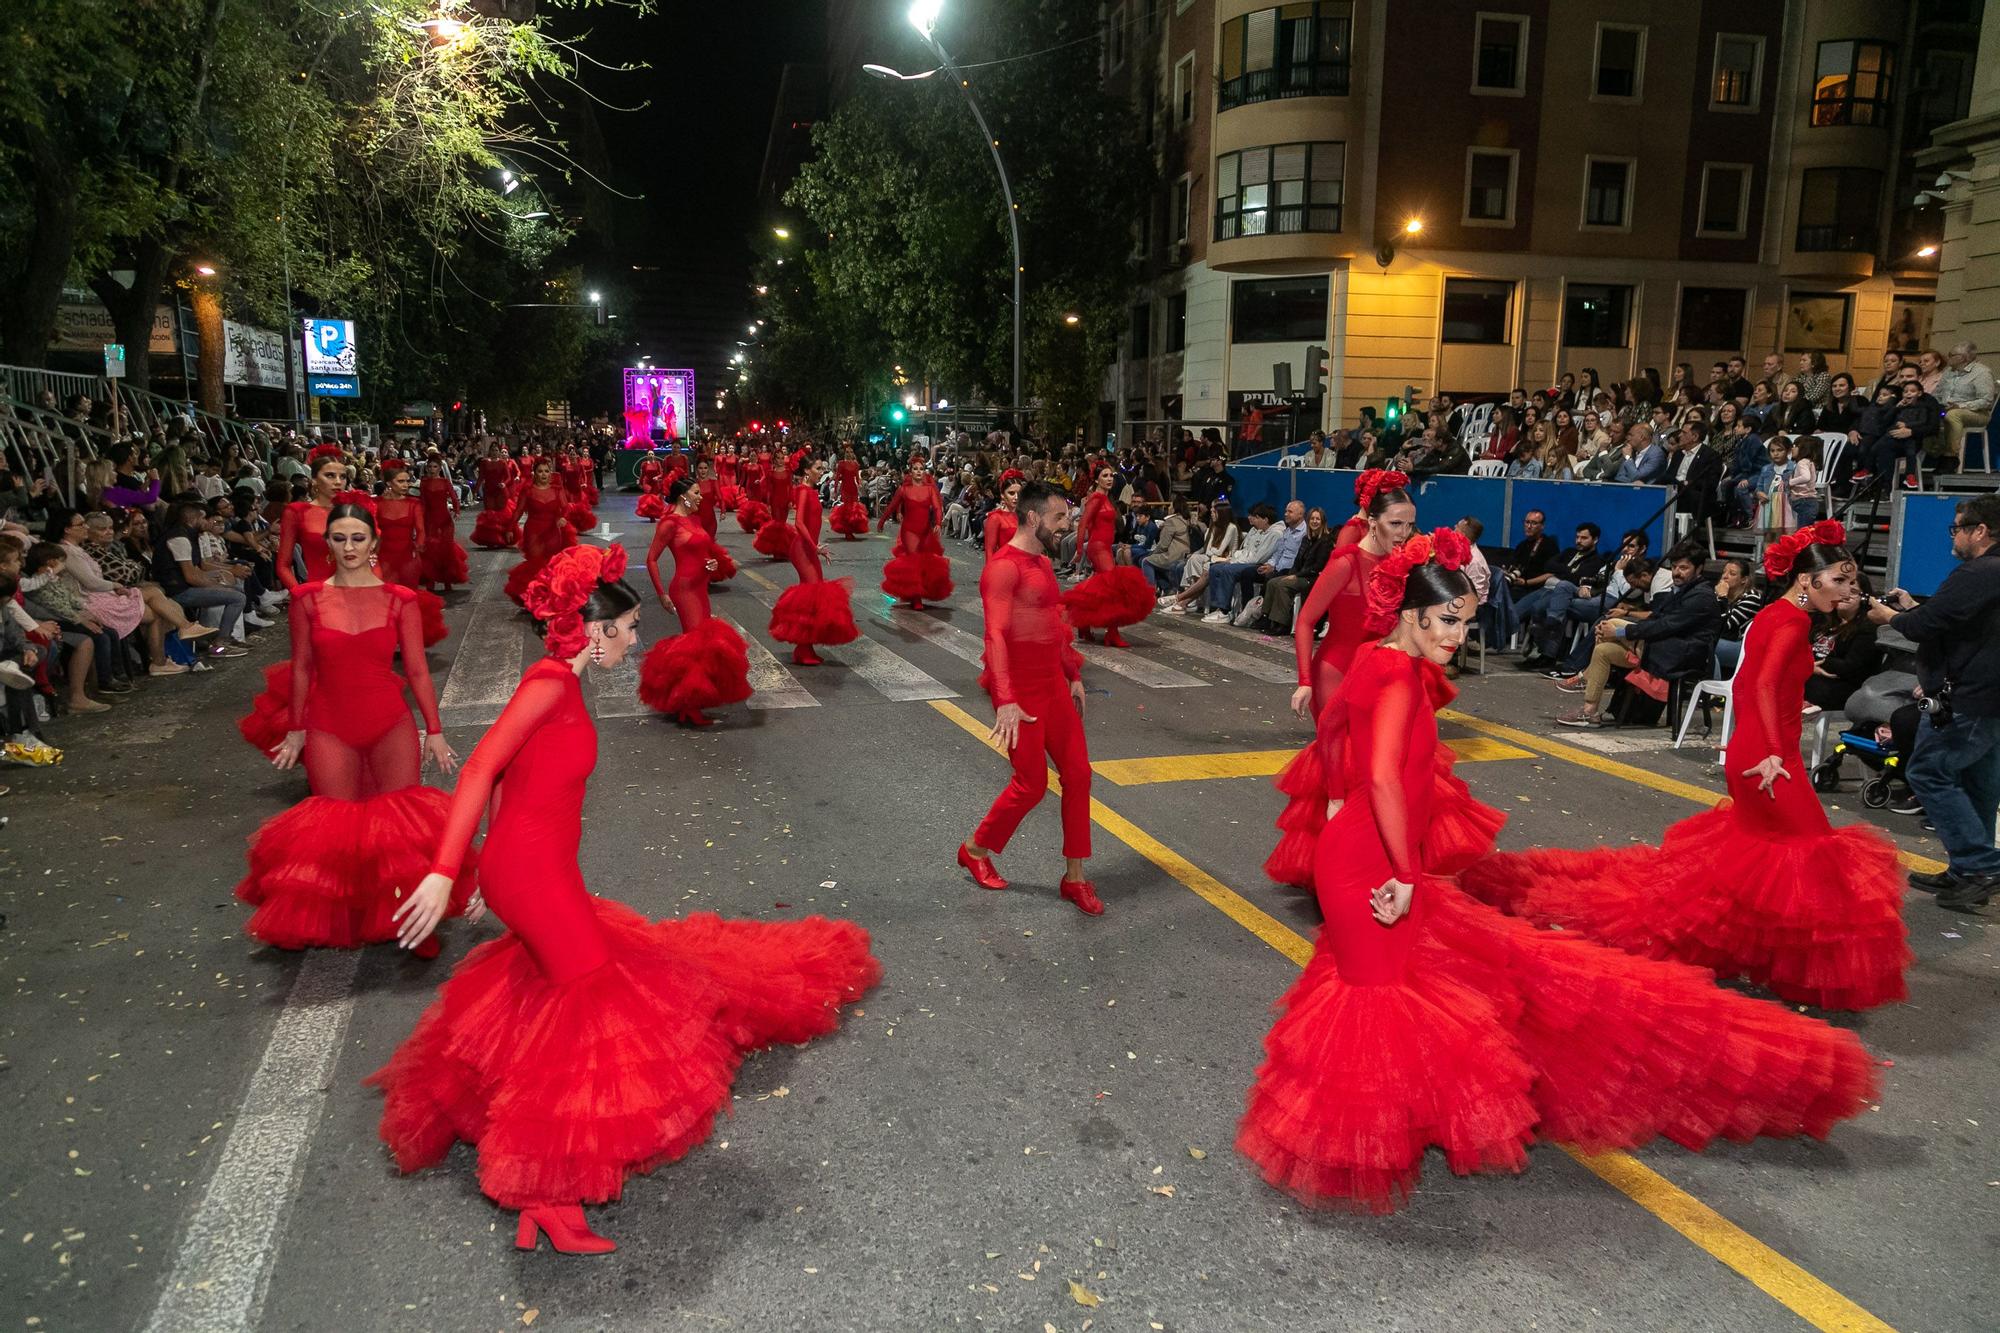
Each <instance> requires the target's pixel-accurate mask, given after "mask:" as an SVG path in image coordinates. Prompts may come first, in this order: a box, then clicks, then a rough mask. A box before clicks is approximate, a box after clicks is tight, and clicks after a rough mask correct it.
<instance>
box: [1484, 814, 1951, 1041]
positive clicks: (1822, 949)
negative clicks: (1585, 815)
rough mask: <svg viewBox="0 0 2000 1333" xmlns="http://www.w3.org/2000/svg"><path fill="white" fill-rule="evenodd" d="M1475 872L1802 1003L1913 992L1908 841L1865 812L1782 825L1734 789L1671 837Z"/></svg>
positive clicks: (1515, 899) (1503, 894) (1839, 1005)
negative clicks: (1906, 889) (1821, 822)
mask: <svg viewBox="0 0 2000 1333" xmlns="http://www.w3.org/2000/svg"><path fill="white" fill-rule="evenodd" d="M1461 881H1462V883H1463V884H1464V886H1465V888H1466V890H1467V891H1468V892H1470V893H1472V894H1473V895H1474V896H1476V897H1478V898H1480V899H1483V900H1484V901H1486V902H1489V903H1492V904H1493V905H1494V906H1496V907H1499V908H1501V909H1502V910H1503V911H1506V912H1510V913H1513V914H1514V915H1516V916H1521V917H1525V918H1527V919H1528V920H1530V921H1533V922H1535V923H1537V924H1539V925H1545V926H1561V927H1562V928H1564V929H1565V930H1573V931H1577V932H1580V933H1581V934H1583V935H1586V936H1588V937H1589V938H1591V939H1594V940H1599V941H1601V942H1603V943H1605V944H1609V945H1612V946H1614V947H1616V948H1619V949H1624V950H1626V951H1628V952H1631V953H1635V954H1641V955H1644V956H1646V957H1651V958H1674V959H1679V960H1680V961H1682V962H1687V963H1693V964H1695V965H1697V966H1699V967H1706V968H1709V969H1712V970H1713V971H1714V972H1716V973H1717V974H1718V975H1720V976H1723V977H1735V976H1742V977H1746V978H1748V979H1749V980H1750V981H1752V982H1754V983H1756V984H1757V985H1759V986H1763V987H1765V988H1766V989H1768V990H1770V991H1771V992H1772V993H1773V994H1775V995H1778V996H1781V997H1783V998H1784V999H1787V1000H1790V1001H1792V1002H1794V1003H1796V1004H1809V1005H1814V1006H1817V1007H1819V1008H1822V1009H1871V1008H1874V1007H1875V1006H1876V1005H1880V1004H1887V1003H1889V1002H1891V1001H1895V1000H1901V999H1903V998H1905V996H1906V995H1907V990H1906V988H1905V986H1904V982H1903V971H1904V969H1905V968H1906V967H1908V966H1909V963H1910V960H1911V957H1912V955H1911V953H1910V946H1909V939H1908V931H1907V930H1906V928H1905V927H1904V924H1903V880H1902V876H1901V874H1900V873H1899V871H1898V869H1897V864H1896V849H1895V848H1894V847H1893V846H1892V845H1891V844H1890V843H1889V841H1888V839H1886V838H1884V837H1883V836H1882V835H1881V834H1880V833H1878V832H1876V831H1875V830H1874V829H1872V828H1870V827H1868V826H1867V825H1865V824H1850V825H1848V826H1846V827H1844V828H1836V829H1833V830H1831V831H1830V832H1828V833H1826V834H1823V835H1818V834H1816V835H1811V836H1805V837H1797V838H1784V839H1771V838H1765V837H1760V836H1757V835H1756V834H1755V833H1753V832H1752V831H1751V830H1750V829H1748V828H1747V827H1745V822H1744V821H1742V820H1740V819H1738V818H1737V817H1736V816H1734V815H1733V814H1732V813H1731V812H1730V809H1729V805H1728V803H1727V802H1724V803H1723V804H1722V805H1720V806H1718V807H1716V808H1715V809H1713V810H1705V811H1703V812H1702V813H1700V814H1698V815H1694V816H1691V817H1690V818H1687V819H1684V820H1682V821H1681V822H1680V823H1678V824H1675V825H1674V826H1673V827H1671V828H1669V829H1668V830H1667V833H1666V837H1665V839H1664V840H1663V842H1662V843H1661V845H1660V846H1658V847H1649V846H1637V847H1619V848H1601V849H1598V850H1594V851H1566V850H1555V849H1551V850H1536V851H1526V852H1496V853H1495V854H1493V855H1492V856H1489V857H1487V858H1485V859H1484V860H1482V861H1480V862H1478V863H1477V864H1475V865H1473V866H1471V867H1469V868H1468V869H1466V870H1465V871H1464V872H1463V873H1462V875H1461Z"/></svg>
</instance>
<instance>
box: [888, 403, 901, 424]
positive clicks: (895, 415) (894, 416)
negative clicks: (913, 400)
mask: <svg viewBox="0 0 2000 1333" xmlns="http://www.w3.org/2000/svg"><path fill="white" fill-rule="evenodd" d="M889 420H891V421H893V422H895V423H896V424H897V425H898V426H900V425H902V424H903V409H902V408H900V407H892V408H890V409H889Z"/></svg>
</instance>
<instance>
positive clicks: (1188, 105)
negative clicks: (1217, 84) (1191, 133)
mask: <svg viewBox="0 0 2000 1333" xmlns="http://www.w3.org/2000/svg"><path fill="white" fill-rule="evenodd" d="M1193 119H1194V52H1192V51H1190V52H1188V53H1187V54H1186V55H1184V56H1182V57H1181V58H1180V59H1179V60H1177V61H1175V62H1174V124H1175V125H1186V124H1188V123H1189V122H1190V121H1192V120H1193Z"/></svg>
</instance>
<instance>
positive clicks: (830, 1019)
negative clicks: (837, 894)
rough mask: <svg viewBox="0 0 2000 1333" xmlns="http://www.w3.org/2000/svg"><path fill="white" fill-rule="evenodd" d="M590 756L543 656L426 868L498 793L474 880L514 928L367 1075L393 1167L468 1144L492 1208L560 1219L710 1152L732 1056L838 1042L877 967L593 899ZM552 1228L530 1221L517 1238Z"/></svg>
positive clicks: (587, 735)
mask: <svg viewBox="0 0 2000 1333" xmlns="http://www.w3.org/2000/svg"><path fill="white" fill-rule="evenodd" d="M596 763H597V730H596V728H595V726H593V725H592V723H591V720H590V714H589V712H588V711H587V710H586V709H585V707H584V702H583V691H582V689H581V687H580V686H579V684H578V681H577V677H576V672H575V671H574V670H572V669H571V667H570V665H569V663H567V662H564V661H561V660H558V659H556V658H544V659H543V660H541V661H539V662H537V663H536V664H535V665H534V666H532V667H530V668H529V669H528V671H527V673H526V674H525V675H524V676H523V677H522V680H521V684H520V686H519V688H517V689H516V690H515V693H514V697H513V699H512V700H511V701H510V702H509V704H508V705H507V709H506V711H505V712H504V713H502V714H501V716H500V719H499V721H498V722H496V723H495V724H494V726H493V728H492V730H491V731H489V732H488V733H487V734H486V736H485V738H484V739H483V740H481V741H480V743H479V748H478V749H477V750H475V751H474V752H473V754H472V757H471V759H470V760H469V761H468V762H467V763H466V765H465V768H464V771H463V772H462V773H461V774H460V776H459V779H458V788H457V791H456V792H455V793H454V795H453V798H452V805H451V814H450V817H449V820H448V822H447V823H446V824H445V825H444V831H443V834H442V836H441V837H439V838H437V839H436V846H437V851H436V854H435V860H434V864H433V867H432V868H433V869H434V870H435V871H437V872H438V873H441V874H447V875H454V876H455V875H457V874H459V873H460V872H461V868H462V866H463V864H464V858H465V853H466V848H467V846H468V844H469V843H470V841H471V838H472V834H473V832H474V830H475V829H476V828H477V826H478V824H479V819H480V816H481V814H482V813H483V812H484V811H485V810H486V808H487V802H488V799H489V797H493V796H495V794H496V793H497V797H498V799H497V800H495V801H494V814H493V819H492V822H491V824H490V826H489V828H488V831H487V836H486V846H485V850H484V852H483V854H482V857H481V862H480V866H479V886H480V890H481V892H482V893H483V895H484V897H485V900H486V902H487V904H488V905H489V906H490V907H491V908H492V909H493V911H494V913H495V914H496V915H497V916H498V917H499V918H500V920H501V922H502V923H504V924H505V925H506V927H507V933H506V934H504V935H502V936H501V937H500V938H499V939H496V940H492V941H489V942H488V943H485V944H481V945H480V946H478V947H477V948H475V949H474V950H473V951H472V952H471V953H470V954H468V955H467V956H466V958H465V960H464V961H463V962H462V963H460V964H459V965H458V967H457V969H456V970H455V971H454V972H453V974H452V976H451V978H450V979H449V980H448V981H446V982H445V983H444V985H443V987H441V988H440V990H439V992H438V996H437V999H436V1000H435V1001H434V1002H433V1003H432V1004H431V1006H430V1008H429V1009H428V1010H427V1011H426V1012H425V1014H424V1016H423V1018H422V1019H421V1020H419V1022H418V1023H417V1026H416V1030H415V1031H414V1032H412V1033H411V1034H410V1037H409V1039H408V1040H406V1041H405V1042H404V1043H403V1044H402V1046H401V1047H400V1048H398V1049H397V1051H396V1053H395V1054H394V1055H393V1056H391V1057H390V1059H389V1062H388V1063H387V1064H386V1065H384V1066H383V1067H382V1068H381V1069H379V1070H377V1071H376V1072H375V1073H374V1074H373V1075H371V1076H370V1077H369V1079H368V1082H369V1083H371V1084H373V1085H375V1086H377V1087H380V1088H381V1089H382V1091H383V1094H384V1101H383V1107H382V1120H381V1135H382V1139H383V1142H384V1143H386V1144H387V1145H388V1147H389V1149H390V1150H391V1152H393V1153H394V1155H395V1159H396V1164H397V1165H398V1166H399V1167H400V1168H401V1169H402V1170H403V1171H405V1172H410V1171H416V1170H419V1169H421V1168H423V1167H426V1166H432V1165H435V1164H436V1163H438V1162H441V1161H443V1160H444V1158H445V1155H446V1153H447V1152H448V1151H449V1150H450V1149H451V1146H452V1144H453V1143H454V1142H455V1141H457V1140H461V1139H462V1140H464V1141H466V1142H467V1143H470V1144H471V1145H472V1146H473V1147H474V1149H475V1150H476V1151H477V1153H478V1162H479V1166H478V1170H479V1187H480V1189H481V1190H482V1191H483V1192H484V1193H485V1194H486V1195H487V1196H488V1197H489V1198H491V1199H492V1200H493V1201H494V1202H495V1203H497V1204H499V1205H501V1206H502V1207H505V1208H520V1209H524V1210H553V1211H554V1212H555V1217H554V1219H553V1220H554V1221H556V1223H557V1224H558V1226H560V1225H561V1223H562V1222H563V1221H564V1220H571V1221H572V1224H573V1225H574V1226H577V1227H582V1225H583V1222H582V1217H581V1214H580V1211H579V1210H578V1209H577V1205H579V1204H586V1203H602V1202H604V1201H606V1200H610V1199H616V1198H618V1197H619V1195H620V1193H621V1192H622V1190H623V1188H624V1183H625V1178H626V1177H627V1176H628V1175H631V1174H632V1173H634V1172H640V1173H643V1172H647V1171H650V1170H652V1169H653V1168H654V1167H656V1166H658V1165H660V1164H661V1163H663V1162H669V1161H673V1160H675V1159H677V1158H679V1157H682V1156H684V1155H685V1154H687V1153H688V1152H690V1151H691V1150H692V1149H694V1148H695V1147H696V1146H697V1145H698V1144H700V1143H701V1142H702V1141H703V1140H705V1139H706V1138H707V1137H708V1136H709V1133H710V1130H711V1128H712V1127H713V1124H714V1120H715V1116H716V1113H717V1112H718V1111H722V1110H724V1109H726V1108H727V1107H728V1104H729V1098H730V1083H731V1080H732V1079H733V1078H734V1076H735V1073H736V1070H737V1066H738V1064H739V1063H740V1061H741V1058H742V1056H743V1054H744V1053H745V1052H748V1051H752V1050H756V1049H758V1048H761V1047H764V1046H770V1045H776V1044H786V1045H791V1044H796V1043H800V1042H804V1041H808V1040H810V1039H812V1038H814V1037H818V1036H823V1035H825V1034H827V1033H830V1032H832V1031H833V1030H834V1028H835V1026H836V1025H837V1023H838V1021H839V1015H840V1006H842V1005H844V1004H848V1003H851V1002H853V1001H855V1000H857V999H859V998H860V997H861V996H862V994H864V993H865V992H866V991H867V990H868V988H869V987H871V986H873V985H874V984H875V983H876V982H877V981H878V980H879V979H880V977H881V967H880V965H879V964H878V963H877V962H876V961H875V959H874V957H873V956H872V955H871V954H870V952H869V941H868V934H867V932H866V931H864V930H862V929H861V928H860V927H859V926H856V925H853V924H852V923H849V922H844V921H830V920H827V919H826V918H824V917H818V916H814V917H808V918H806V919H805V920H802V921H782V922H764V921H728V920H724V919H722V918H720V917H717V916H714V915H712V914H708V913H701V914H698V915H695V916H691V917H687V918H683V919H679V920H668V921H649V920H647V919H646V918H644V917H642V916H640V915H639V914H638V913H636V912H634V911H632V910H631V909H630V908H627V907H624V906H622V905H620V904H618V903H616V902H613V901H611V900H610V899H608V898H602V897H597V896H595V895H593V894H592V893H591V892H590V890H589V889H588V888H586V887H585V885H584V882H583V876H582V874H581V873H580V872H579V870H578V868H577V845H578V842H579V840H580V837H581V834H582V814H583V797H584V787H585V783H586V781H587V780H588V778H589V776H590V772H591V769H592V768H593V767H594V766H595V765H596ZM549 1220H550V1219H549V1218H548V1217H547V1214H546V1213H543V1212H535V1213H530V1214H524V1216H523V1217H522V1218H521V1222H520V1227H519V1231H518V1233H517V1238H516V1239H517V1244H520V1245H522V1246H523V1247H524V1248H527V1247H532V1246H533V1245H534V1244H535V1243H536V1229H537V1227H538V1226H545V1225H546V1224H547V1222H548V1221H549ZM599 1247H600V1248H610V1247H609V1245H608V1244H607V1243H603V1242H599Z"/></svg>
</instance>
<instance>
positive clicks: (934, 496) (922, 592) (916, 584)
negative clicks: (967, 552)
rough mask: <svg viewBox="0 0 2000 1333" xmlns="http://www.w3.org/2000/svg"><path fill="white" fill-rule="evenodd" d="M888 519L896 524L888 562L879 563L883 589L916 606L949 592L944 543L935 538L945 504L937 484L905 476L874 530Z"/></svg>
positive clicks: (942, 519)
mask: <svg viewBox="0 0 2000 1333" xmlns="http://www.w3.org/2000/svg"><path fill="white" fill-rule="evenodd" d="M891 519H894V520H896V521H897V525H898V526H897V528H896V545H895V550H894V553H893V554H891V555H890V557H889V562H888V563H887V564H885V565H884V566H882V591H883V592H885V593H888V594H889V596H891V597H893V598H895V599H896V600H897V601H901V602H908V603H909V604H910V605H911V606H913V607H918V608H921V607H922V606H923V604H924V603H925V602H941V601H943V600H944V599H945V598H947V597H949V596H951V588H952V584H951V561H950V560H948V559H946V558H945V554H944V543H943V542H942V541H940V540H939V539H938V525H939V524H940V523H941V522H943V521H944V506H943V504H942V503H940V501H939V498H938V493H937V487H935V486H933V485H931V483H930V482H929V480H927V479H926V480H918V479H914V478H913V479H908V480H905V481H904V482H903V484H902V485H901V486H898V487H897V488H896V493H895V494H894V495H892V496H890V497H889V503H888V504H887V505H886V506H884V507H883V510H882V517H881V518H880V519H878V520H876V523H875V530H876V531H877V532H880V531H881V530H882V529H883V528H885V527H887V526H888V525H889V521H890V520H891Z"/></svg>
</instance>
